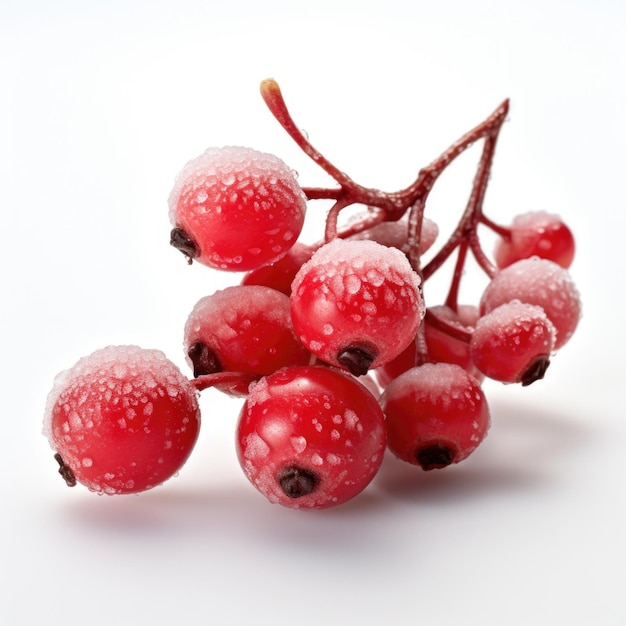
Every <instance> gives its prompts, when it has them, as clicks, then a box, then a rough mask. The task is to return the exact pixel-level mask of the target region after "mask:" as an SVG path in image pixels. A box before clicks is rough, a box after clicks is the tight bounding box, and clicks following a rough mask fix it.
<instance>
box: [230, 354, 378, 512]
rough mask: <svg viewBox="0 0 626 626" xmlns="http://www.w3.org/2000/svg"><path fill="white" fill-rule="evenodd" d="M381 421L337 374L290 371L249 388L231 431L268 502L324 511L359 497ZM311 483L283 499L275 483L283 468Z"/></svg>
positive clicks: (374, 464) (374, 406)
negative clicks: (306, 490) (311, 478)
mask: <svg viewBox="0 0 626 626" xmlns="http://www.w3.org/2000/svg"><path fill="white" fill-rule="evenodd" d="M385 441H386V440H385V425H384V416H383V413H382V411H381V409H380V406H379V404H378V402H377V401H376V399H375V398H374V397H373V396H372V394H371V393H369V391H368V390H367V389H366V388H365V387H364V386H363V385H361V384H360V383H359V382H357V380H355V379H354V378H352V377H350V376H349V375H348V374H344V373H343V372H341V371H338V370H335V369H331V368H328V367H323V366H308V367H292V368H287V369H284V370H281V371H280V372H276V373H275V374H272V375H271V376H268V377H267V378H265V379H262V380H261V381H259V382H258V383H256V384H253V385H252V386H251V389H250V392H249V395H248V398H247V400H246V403H245V404H244V406H243V409H242V411H241V415H240V418H239V424H238V427H237V454H238V459H239V462H240V464H241V467H242V468H243V470H244V472H245V474H246V476H247V477H248V479H249V480H250V482H251V483H252V484H253V485H254V486H255V487H256V488H257V489H258V490H259V491H260V492H261V493H262V494H263V495H264V496H265V497H266V498H267V499H268V500H269V501H270V502H273V503H279V504H282V505H284V506H286V507H290V508H297V509H325V508H329V507H332V506H336V505H338V504H341V503H343V502H346V501H347V500H350V499H351V498H354V497H355V496H356V495H357V494H359V493H360V492H361V491H362V490H363V489H365V487H366V486H367V485H368V484H369V483H370V481H371V480H372V479H373V478H374V476H375V474H376V472H377V471H378V468H379V467H380V464H381V462H382V458H383V454H384V451H385ZM293 464H296V465H297V466H299V467H301V468H303V469H305V470H307V471H310V472H312V473H314V474H315V475H316V476H317V477H318V481H319V482H318V485H317V487H316V489H315V490H314V491H313V492H312V493H310V494H308V495H303V496H301V497H299V498H289V497H288V496H287V495H285V493H284V492H283V490H282V489H281V486H280V484H279V481H278V478H277V477H278V475H279V473H280V471H281V470H282V469H284V468H285V467H288V466H291V465H293Z"/></svg>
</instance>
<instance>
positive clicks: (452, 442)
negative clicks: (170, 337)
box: [45, 80, 580, 509]
mask: <svg viewBox="0 0 626 626" xmlns="http://www.w3.org/2000/svg"><path fill="white" fill-rule="evenodd" d="M261 93H262V96H263V98H264V100H265V102H266V104H267V105H268V107H269V109H270V111H271V112H272V114H273V115H274V117H275V118H276V119H277V120H278V122H279V123H280V124H281V125H282V126H283V128H284V129H285V130H286V131H287V132H288V133H289V135H290V136H291V137H292V138H293V139H294V140H295V141H296V143H297V144H298V146H300V148H301V149H302V150H303V151H304V152H305V153H306V154H307V155H308V156H309V157H311V158H312V159H314V161H315V162H316V163H317V164H318V165H319V166H320V167H322V168H323V169H324V171H326V172H327V173H328V174H330V176H331V177H332V178H333V179H334V180H335V181H336V183H337V186H336V187H333V188H307V187H301V186H300V185H299V184H298V182H297V180H296V177H295V175H294V172H293V171H292V170H291V169H290V168H288V167H287V166H286V165H285V164H284V163H283V162H282V161H281V160H280V159H278V158H277V157H275V156H273V155H269V154H264V153H260V152H258V151H256V150H252V149H249V148H241V147H225V148H219V149H216V148H213V149H209V150H207V151H206V152H205V153H204V154H202V155H201V156H199V157H198V158H196V159H194V160H192V161H190V162H189V163H188V164H187V165H186V166H185V167H184V168H183V170H182V171H181V173H180V174H179V175H178V177H177V179H176V182H175V185H174V188H173V190H172V193H171V195H170V198H169V207H170V219H171V222H172V225H173V230H172V232H171V244H172V245H173V246H175V247H176V248H178V249H179V250H180V251H181V252H183V254H184V255H185V256H186V257H187V260H188V261H189V262H190V263H191V262H192V261H197V262H199V263H201V264H204V265H207V266H209V267H211V268H214V269H218V270H226V271H231V272H242V273H244V275H243V279H242V280H241V282H240V283H239V284H237V285H233V286H231V287H228V288H225V289H222V290H219V291H217V292H215V293H213V294H211V295H208V296H206V297H205V298H202V299H201V300H200V301H199V302H198V303H197V304H196V306H195V307H194V308H193V310H192V311H191V313H190V315H189V317H188V319H187V323H186V326H185V329H184V348H185V355H186V359H187V361H188V363H189V366H190V368H191V369H192V371H193V376H192V377H190V378H188V377H186V376H185V375H183V374H182V373H181V371H180V370H179V369H178V368H177V367H176V366H175V365H174V364H173V363H172V362H171V361H169V360H168V359H167V358H166V357H165V356H164V355H163V354H162V353H161V352H159V351H156V350H146V349H142V348H139V347H136V346H111V347H107V348H104V349H102V350H99V351H97V352H95V353H94V354H92V355H90V356H88V357H85V358H83V359H81V360H80V361H79V362H78V363H77V364H76V365H75V366H74V367H73V368H71V369H70V370H67V371H65V372H62V373H61V374H59V376H58V377H57V379H56V381H55V384H54V387H53V389H52V391H51V393H50V395H49V397H48V403H47V408H46V417H45V432H46V434H47V436H48V437H49V440H50V443H51V446H52V447H53V449H54V451H55V457H56V459H57V461H58V462H59V465H60V469H59V472H60V473H61V474H62V476H63V477H64V478H65V480H66V482H67V483H68V484H70V485H73V484H75V483H76V482H80V483H82V484H84V485H86V486H87V487H88V488H89V489H91V490H93V491H96V492H99V493H109V494H117V493H136V492H139V491H143V490H146V489H149V488H151V487H153V486H156V485H159V484H161V483H163V482H164V481H165V480H167V479H168V478H170V477H171V476H172V475H174V474H175V473H176V472H177V471H178V470H179V469H180V468H181V466H182V465H183V464H184V463H185V461H186V460H187V458H188V457H189V455H190V454H191V452H192V449H193V447H194V444H195V442H196V439H197V436H198V430H199V427H200V409H199V402H198V396H199V394H200V392H201V391H203V390H204V389H207V388H210V387H215V388H217V389H219V390H220V391H222V392H224V393H227V394H230V395H232V396H238V397H241V398H243V408H242V409H241V414H240V416H239V422H238V426H237V435H236V446H237V454H238V458H239V461H240V464H241V467H242V469H243V471H244V472H245V474H246V476H247V477H248V479H249V480H250V481H251V483H252V484H253V485H254V486H256V487H257V489H258V490H259V491H260V492H261V493H263V494H264V495H265V496H266V497H267V498H268V499H269V500H270V501H272V502H278V503H280V504H283V505H286V506H289V507H293V508H314V509H321V508H326V507H330V506H334V505H337V504H340V503H342V502H345V501H347V500H349V499H350V498H352V497H354V496H355V495H357V494H358V493H360V492H361V491H362V490H363V489H364V488H365V487H366V486H367V485H368V484H369V483H370V481H371V480H372V478H373V477H374V476H375V475H376V472H377V470H378V468H379V467H380V464H381V462H382V459H383V456H384V454H385V452H386V450H387V449H389V450H390V451H391V452H392V453H393V454H394V455H396V456H397V457H398V458H400V459H403V460H404V461H407V462H408V463H411V464H414V465H417V466H421V468H423V469H424V470H431V469H436V468H443V467H446V466H448V465H450V464H453V463H458V462H459V461H462V460H463V459H465V458H466V457H467V456H468V455H469V454H471V453H472V452H473V451H474V450H475V449H476V448H477V446H478V445H479V444H480V443H481V441H482V440H483V439H484V437H485V435H486V433H487V430H488V428H489V424H490V415H489V408H488V405H487V401H486V398H485V394H484V391H483V389H482V386H481V383H482V381H483V379H484V378H485V377H487V378H490V379H494V380H497V381H502V382H504V383H520V384H522V385H528V384H531V383H532V382H534V381H536V380H538V379H540V378H542V377H543V376H544V373H545V371H546V368H547V367H548V364H549V360H550V358H551V356H552V355H553V354H554V353H555V352H556V351H557V350H559V349H560V348H561V347H562V346H563V345H564V344H565V343H566V342H567V341H568V340H569V338H570V337H571V336H572V333H573V332H574V330H575V328H576V326H577V323H578V321H579V318H580V298H579V295H578V292H577V290H576V288H575V286H574V284H573V282H572V280H571V278H570V275H569V272H568V269H567V268H568V267H569V265H570V263H571V261H572V259H573V255H574V240H573V237H572V234H571V231H570V230H569V228H568V227H567V226H566V225H565V224H564V223H563V222H562V221H561V219H560V218H558V217H556V216H554V215H550V214H548V213H545V212H534V213H527V214H524V215H520V216H518V217H516V218H515V219H514V220H513V222H512V224H510V225H508V226H502V225H499V224H497V223H495V222H493V221H492V220H490V219H489V218H488V217H487V216H486V215H485V213H484V211H483V199H484V196H485V190H486V188H487V183H488V180H489V176H490V170H491V165H492V161H493V155H494V151H495V146H496V141H497V139H498V136H499V132H500V130H501V127H502V124H503V122H504V120H505V118H506V114H507V110H508V103H507V102H504V103H503V104H502V105H500V106H499V107H498V108H497V109H496V111H495V112H494V113H493V114H492V115H491V116H489V117H488V118H487V119H486V120H485V121H484V122H482V123H481V124H479V125H478V126H476V127H475V128H474V129H472V130H471V131H470V132H469V133H467V134H466V135H464V136H463V137H461V138H460V139H459V140H458V141H457V142H455V143H454V144H453V145H452V146H451V147H450V148H448V150H446V151H445V152H444V153H443V154H442V155H441V156H440V157H439V158H438V159H436V160H435V161H433V162H432V163H431V164H430V165H429V166H427V167H425V168H424V169H422V170H421V171H420V173H419V175H418V177H417V179H416V180H415V181H414V182H413V184H411V185H410V186H409V187H407V188H406V189H403V190H401V191H398V192H394V193H386V192H382V191H380V190H377V189H371V188H366V187H363V186H361V185H359V184H357V183H355V182H354V181H353V180H352V179H351V178H349V177H348V176H347V175H346V174H345V173H343V172H342V171H340V170H338V169H337V168H336V167H335V166H334V165H333V164H332V163H331V162H329V161H328V160H327V159H326V158H325V157H324V156H323V155H322V154H321V153H319V152H318V151H317V150H316V149H315V148H314V147H313V146H312V145H311V143H310V142H309V140H308V138H307V137H305V135H304V134H303V133H302V132H301V131H300V130H299V128H298V127H297V126H296V124H295V123H294V121H293V119H292V117H291V115H290V113H289V111H288V110H287V107H286V105H285V102H284V100H283V98H282V95H281V92H280V89H279V87H278V85H277V84H276V82H275V81H273V80H266V81H264V82H263V83H262V86H261ZM479 140H482V145H483V151H482V154H481V157H480V161H479V164H478V169H477V173H476V176H475V178H474V182H473V185H472V190H471V193H470V195H469V200H468V202H467V205H466V207H465V210H464V211H463V213H462V215H461V218H460V220H459V222H458V225H457V227H456V229H455V230H454V231H453V232H452V234H451V235H450V236H449V237H448V239H447V240H446V241H445V242H444V243H443V244H442V245H441V247H440V248H439V249H438V251H437V252H436V253H435V254H434V255H432V256H431V258H430V260H429V261H428V262H427V263H424V261H423V259H424V258H425V257H424V256H423V255H424V253H425V252H426V251H427V250H428V249H430V248H432V247H433V246H434V244H435V242H436V239H437V236H438V228H437V225H436V223H435V222H433V221H432V220H431V219H429V218H428V217H426V216H425V215H424V212H425V208H426V204H427V198H428V196H429V192H430V190H431V189H432V187H433V185H434V184H435V182H436V181H437V179H438V177H439V176H440V174H441V173H442V172H443V171H444V170H445V168H446V167H447V166H448V164H449V163H450V162H452V161H453V160H454V159H455V158H456V157H457V156H459V155H460V154H461V153H462V152H463V151H464V150H465V149H466V148H468V147H469V146H470V145H471V144H473V143H474V142H476V141H479ZM319 199H325V200H329V201H331V202H332V207H331V208H330V210H329V211H328V214H327V217H326V222H325V232H324V236H323V238H322V239H321V240H320V241H319V242H318V243H315V244H307V243H304V242H303V241H301V240H300V235H301V231H302V228H303V224H304V218H305V212H306V210H307V206H308V204H309V202H312V201H314V200H319ZM351 205H362V206H363V207H364V211H363V213H362V214H360V215H358V216H356V217H353V218H352V219H351V220H349V221H348V222H347V224H343V225H341V226H340V225H339V219H338V218H339V214H340V212H341V211H342V210H343V209H345V208H346V207H348V206H351ZM479 228H487V229H490V230H491V231H492V232H495V233H496V235H497V237H498V243H497V246H496V250H495V253H494V254H493V255H488V254H486V253H485V251H484V248H483V247H482V246H481V243H480V239H479V235H478V230H479ZM452 255H456V257H455V258H456V262H455V265H454V272H453V276H452V279H451V284H450V287H449V290H448V295H447V297H446V299H445V301H444V302H443V303H441V304H437V305H429V306H427V305H426V303H425V292H426V291H427V282H428V280H429V278H430V277H431V276H432V275H433V274H434V273H435V272H436V271H437V270H438V269H439V268H440V267H441V266H442V264H443V263H445V262H446V261H447V260H448V259H449V258H451V257H452ZM468 255H472V256H473V257H474V258H475V259H476V261H477V263H478V266H479V267H480V268H482V270H484V272H485V273H486V275H487V277H488V278H489V281H488V285H487V287H486V289H485V290H484V292H483V293H482V295H481V297H480V299H479V302H478V303H477V304H461V303H459V302H458V296H459V285H460V283H461V280H462V276H463V273H464V269H465V267H466V259H467V258H468Z"/></svg>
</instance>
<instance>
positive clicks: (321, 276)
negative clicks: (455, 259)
mask: <svg viewBox="0 0 626 626" xmlns="http://www.w3.org/2000/svg"><path fill="white" fill-rule="evenodd" d="M355 246H361V248H357V247H355ZM331 247H332V253H329V252H328V250H330V249H331ZM363 248H368V256H367V257H361V256H359V253H358V252H355V251H357V250H361V249H363ZM376 248H384V246H382V245H381V244H378V243H376V242H374V241H341V240H335V241H333V242H331V243H329V244H327V245H326V246H324V248H323V249H320V250H319V251H318V253H316V254H315V255H313V257H312V258H311V260H310V261H309V262H308V263H306V264H305V265H303V266H302V268H301V270H300V271H299V272H298V274H297V275H296V278H295V280H294V283H293V292H292V294H291V316H292V319H293V325H294V330H295V332H296V335H297V336H298V338H299V339H300V341H302V343H303V344H304V345H305V346H306V347H307V348H308V349H309V350H310V351H311V352H312V353H313V354H315V355H316V356H318V357H319V358H320V359H322V360H323V361H325V362H326V363H329V364H331V365H334V366H336V367H342V368H343V365H342V364H341V363H340V362H339V361H338V356H339V355H340V354H341V352H342V351H343V350H345V349H346V348H348V347H351V346H356V347H359V348H365V349H366V350H368V351H370V352H371V353H373V354H374V355H375V356H374V359H373V362H372V363H371V365H370V368H371V369H374V368H376V367H380V366H381V365H383V364H384V363H387V362H388V361H390V360H391V359H393V358H395V357H396V356H397V355H398V354H400V352H402V350H404V348H406V346H407V345H408V344H409V343H410V342H411V340H412V338H413V337H415V334H416V332H417V328H418V327H419V324H420V323H421V321H422V318H423V314H424V303H423V300H422V297H421V294H420V292H419V288H418V285H419V279H418V278H417V275H416V274H415V273H414V272H413V270H412V269H411V267H410V265H409V263H408V261H407V259H406V257H405V256H404V255H403V254H402V253H401V252H400V251H398V250H395V249H394V250H393V252H394V254H395V257H396V258H394V259H393V260H394V261H396V262H397V266H394V267H391V266H387V265H386V264H385V263H383V262H380V261H379V259H378V258H376V252H377V250H376ZM386 250H390V249H389V248H386ZM335 252H336V253H337V255H336V256H335ZM328 256H331V257H332V262H331V261H330V260H329V259H328ZM355 263H356V264H357V265H358V266H357V267H355ZM388 274H390V275H391V277H385V278H384V279H383V276H387V275H388ZM390 334H392V336H391V337H390ZM344 369H345V368H344Z"/></svg>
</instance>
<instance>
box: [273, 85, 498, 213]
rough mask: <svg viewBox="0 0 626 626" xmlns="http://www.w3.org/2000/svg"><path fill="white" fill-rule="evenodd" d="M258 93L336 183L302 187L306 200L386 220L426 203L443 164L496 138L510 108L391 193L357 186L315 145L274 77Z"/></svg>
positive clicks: (301, 147) (295, 138) (466, 135)
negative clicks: (363, 209) (374, 212)
mask: <svg viewBox="0 0 626 626" xmlns="http://www.w3.org/2000/svg"><path fill="white" fill-rule="evenodd" d="M261 96H262V97H263V100H264V101H265V104H266V105H267V107H268V108H269V110H270V112H271V113H272V115H273V116H274V117H275V118H276V120H277V121H278V123H279V124H280V125H281V126H282V127H283V128H284V129H285V131H287V133H288V134H289V136H290V137H291V138H292V139H293V140H294V141H295V142H296V144H297V145H298V147H299V148H300V149H301V150H302V151H303V152H304V153H305V154H306V155H307V156H308V157H310V158H311V159H312V160H313V161H315V162H316V163H317V164H318V165H319V166H320V167H321V168H322V169H323V170H324V171H325V172H326V173H327V174H329V175H330V176H331V177H332V178H333V179H334V180H335V181H336V182H337V183H339V186H340V188H339V189H323V188H305V190H304V191H305V194H306V196H307V198H308V199H310V200H312V199H332V200H335V201H337V202H342V204H341V208H344V207H346V206H349V205H350V204H364V205H366V206H375V207H378V208H381V209H383V210H384V211H385V213H386V215H385V219H386V220H389V221H395V220H398V219H400V218H401V217H402V216H403V215H404V214H405V213H406V211H407V210H408V209H409V208H410V207H411V206H413V205H414V204H415V203H416V202H418V200H420V199H421V200H422V201H423V202H425V199H426V196H427V195H428V193H429V192H430V190H431V188H432V186H433V185H434V183H435V181H436V180H437V179H438V178H439V176H440V175H441V174H442V172H443V171H444V170H445V169H446V167H448V165H450V163H451V162H452V161H453V160H454V159H456V157H458V156H459V155H460V154H461V153H463V152H464V151H465V150H467V148H469V147H470V146H471V145H472V144H473V143H474V142H476V141H478V140H479V139H483V138H488V137H496V136H497V134H498V132H499V130H500V128H501V126H502V124H503V122H504V120H505V118H506V115H507V112H508V107H509V101H508V100H505V101H504V102H503V103H502V104H501V105H500V106H499V107H498V108H497V109H496V110H495V111H494V112H493V113H492V114H491V115H490V116H489V117H488V118H487V119H486V120H484V121H483V122H482V123H480V124H478V125H477V126H476V127H475V128H473V129H472V130H470V131H469V132H468V133H466V134H465V135H463V136H462V137H461V138H460V139H458V140H457V141H456V142H455V143H453V144H452V145H451V146H450V147H449V148H448V149H447V150H446V151H445V152H443V153H442V154H441V156H440V157H439V158H437V159H435V160H434V161H433V162H432V163H431V164H430V165H429V166H427V167H425V168H424V169H422V170H421V171H420V173H419V174H418V176H417V178H416V180H415V181H414V182H413V183H412V184H411V185H409V187H407V188H406V189H403V190H401V191H397V192H393V193H390V192H384V191H381V190H379V189H373V188H367V187H363V186H362V185H359V184H358V183H356V182H355V181H353V180H352V179H351V178H350V177H349V176H348V175H347V174H346V173H345V172H342V171H341V170H340V169H339V168H337V167H336V166H335V165H334V164H332V163H331V162H330V161H329V160H328V159H326V158H325V157H324V156H323V155H322V154H321V152H319V150H317V149H316V148H314V147H313V145H312V144H311V142H310V141H309V140H308V139H307V137H306V136H305V135H304V134H303V133H302V131H301V130H300V129H299V128H298V126H297V125H296V123H295V122H294V120H293V118H292V116H291V114H290V113H289V110H288V108H287V105H286V103H285V100H284V98H283V95H282V92H281V90H280V87H279V85H278V83H277V82H276V81H275V80H274V79H271V78H269V79H266V80H264V81H262V82H261Z"/></svg>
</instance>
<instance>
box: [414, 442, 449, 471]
mask: <svg viewBox="0 0 626 626" xmlns="http://www.w3.org/2000/svg"><path fill="white" fill-rule="evenodd" d="M455 457H456V450H455V449H454V448H453V447H452V446H449V445H447V444H443V443H435V444H432V445H429V446H426V447H424V448H420V449H419V450H417V452H416V453H415V460H416V461H417V464H418V465H419V466H420V467H421V468H422V469H423V470H426V471H428V470H433V469H441V468H443V467H447V466H448V465H450V464H452V463H454V458H455Z"/></svg>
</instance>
